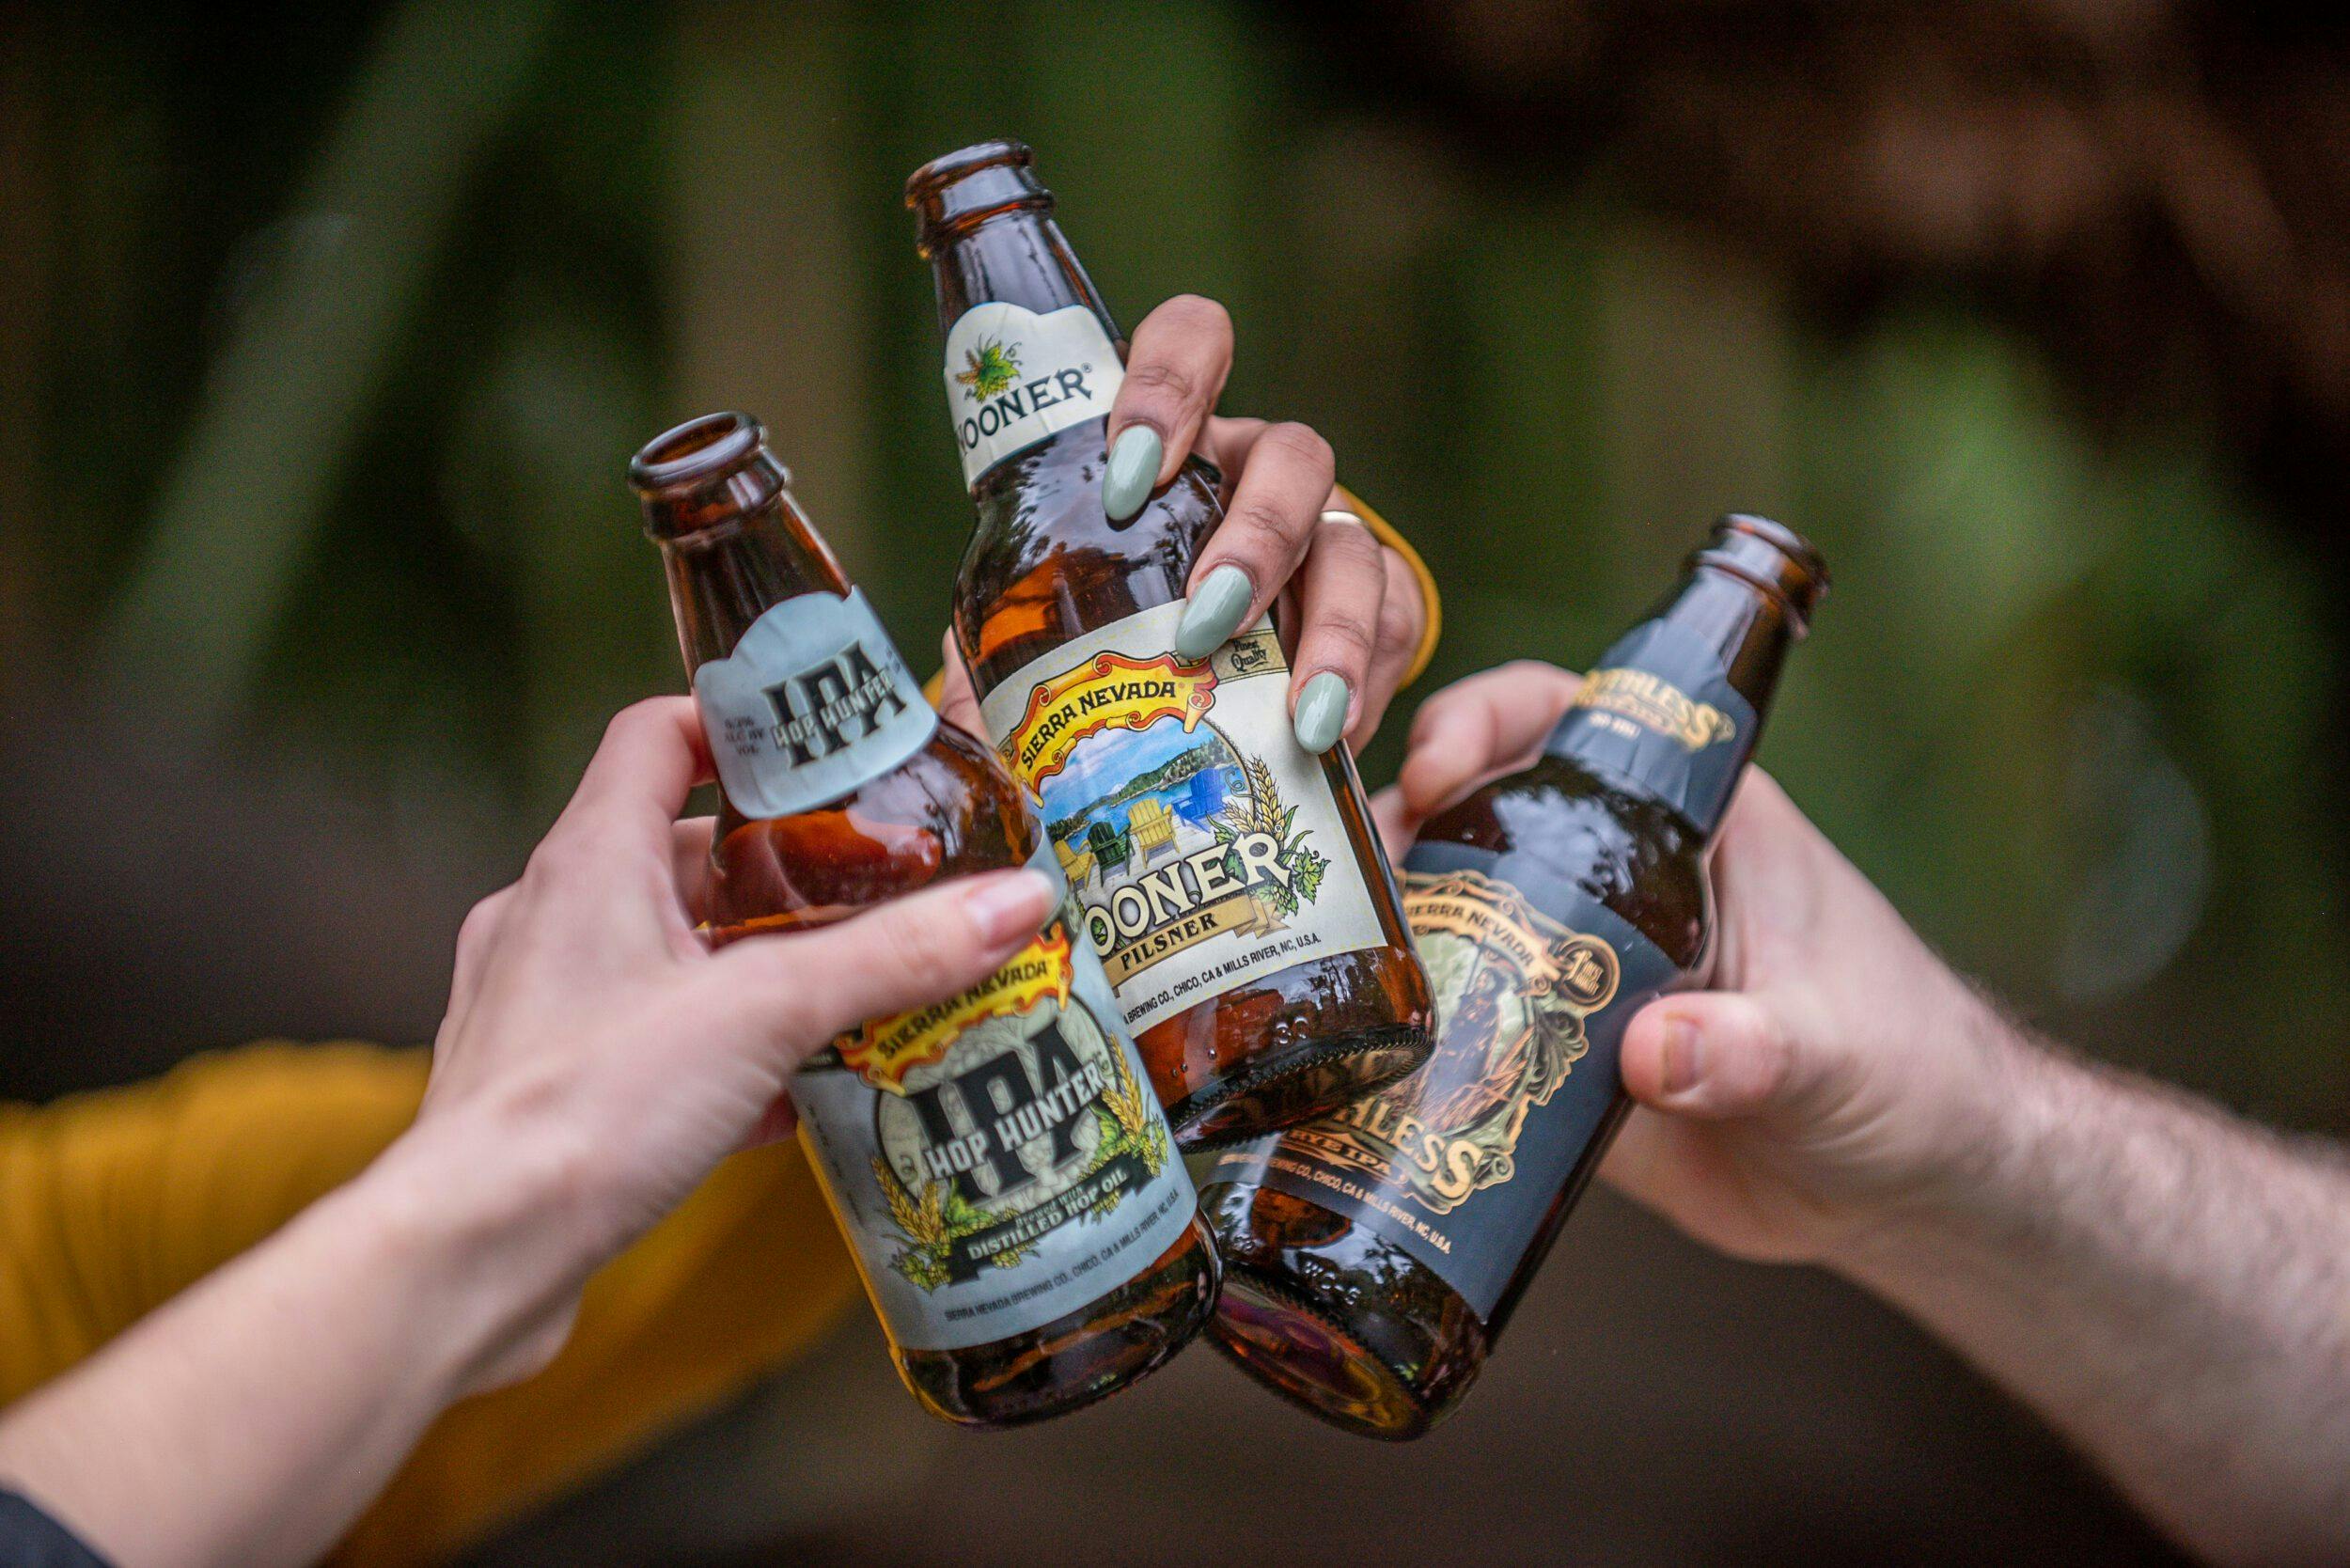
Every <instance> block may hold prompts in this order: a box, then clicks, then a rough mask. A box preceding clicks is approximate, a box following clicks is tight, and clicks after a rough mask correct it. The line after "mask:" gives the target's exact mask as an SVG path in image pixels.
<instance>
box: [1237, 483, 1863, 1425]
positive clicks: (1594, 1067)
mask: <svg viewBox="0 0 2350 1568" xmlns="http://www.w3.org/2000/svg"><path fill="white" fill-rule="evenodd" d="M1826 586H1827V574H1826V571H1825V567H1824V566H1823V564H1822V563H1821V561H1820V558H1819V557H1818V555H1817V554H1816V553H1815V552H1814V551H1813V550H1812V549H1811V547H1810V545H1809V544H1807V543H1806V542H1805V541H1803V540H1802V539H1801V538H1799V537H1798V536H1796V535H1795V534H1794V532H1792V531H1791V530H1789V529H1787V528H1784V527H1782V526H1780V525H1778V524H1776V523H1772V522H1770V521H1768V520H1766V519H1763V518H1755V517H1727V518H1724V519H1723V520H1721V521H1720V522H1719V523H1717V524H1716V525H1715V529H1714V533H1713V536H1712V538H1711V540H1710V541H1708V543H1707V544H1706V545H1705V546H1704V547H1703V548H1701V549H1700V550H1699V551H1698V553H1697V554H1696V555H1695V556H1693V557H1691V559H1690V564H1689V569H1688V572H1687V574H1686V576H1685V577H1684V580H1683V582H1682V584H1681V586H1680V588H1678V590H1677V591H1676V592H1675V593H1674V594H1673V595H1672V596H1671V597H1670V598H1669V599H1668V600H1667V602H1666V603H1665V604H1664V605H1663V606H1661V607H1660V609H1659V610H1658V611H1657V612H1656V614H1655V615H1654V616H1653V618H1652V619H1648V620H1646V621H1644V622H1642V623H1641V624H1640V625H1639V626H1637V627H1636V628H1635V629H1634V630H1633V631H1632V632H1631V633H1630V634H1628V635H1625V636H1624V637H1622V638H1621V639H1620V640H1619V641H1618V642H1617V643H1616V644H1615V645H1614V646H1613V647H1612V648H1610V649H1609V650H1608V651H1607V652H1606V655H1605V656H1604V657H1603V658H1602V659H1601V660H1600V663H1599V666H1598V667H1597V668H1595V669H1593V670H1592V671H1591V673H1590V676H1589V677H1587V678H1586V680H1585V682H1584V684H1583V687H1582V690H1581V691H1580V693H1579V694H1578V695H1577V698H1576V701H1575V707H1573V708H1572V709H1570V710H1569V711H1568V713H1567V714H1566V715H1565V717H1563V718H1562V719H1561V720H1560V721H1559V726H1558V728H1557V729H1556V730H1555V731H1554V732H1553V734H1552V736H1551V739H1550V741H1549V743H1548V745H1546V746H1545V748H1544V752H1543V757H1542V758H1541V759H1540V760H1537V761H1536V762H1535V763H1534V764H1533V765H1532V766H1531V767H1529V768H1527V769H1525V770H1524V771H1522V772H1519V773H1516V774H1512V775H1511V776H1507V777H1504V778H1500V779H1496V780H1495V781H1493V782H1491V783H1488V784H1486V785H1484V786H1483V787H1482V788H1481V789H1479V790H1478V791H1477V792H1474V793H1473V794H1471V795H1470V796H1469V797H1468V798H1467V799H1465V800H1464V801H1462V802H1461V803H1460V804H1459V805H1457V806H1454V807H1452V808H1449V809H1448V810H1446V811H1444V812H1443V813H1441V814H1440V815H1438V816H1436V817H1434V818H1433V819H1431V820H1430V822H1429V823H1427V825H1426V826H1424V827H1423V828H1422V829H1421V830H1420V835H1419V839H1418V843H1417V844H1416V845H1415V846H1414V847H1413V850H1412V852H1411V854H1410V855H1408V856H1406V857H1405V860H1404V903H1405V906H1406V908H1407V909H1408V910H1409V912H1410V915H1411V919H1412V926H1413V930H1414V931H1415V932H1416V933H1418V939H1419V945H1420V953H1421V956H1422V958H1423V959H1424V960H1425V961H1426V963H1427V965H1428V972H1429V977H1430V980H1431V983H1432V984H1433V985H1434V988H1435V993H1436V1016H1437V1042H1436V1048H1435V1051H1434V1055H1433V1056H1431V1058H1429V1060H1428V1062H1427V1064H1426V1065H1425V1066H1424V1067H1422V1068H1420V1069H1419V1070H1418V1071H1417V1072H1415V1073H1414V1074H1411V1075H1410V1076H1408V1077H1405V1078H1402V1079H1401V1080H1399V1081H1397V1082H1396V1083H1394V1084H1391V1085H1389V1086H1387V1088H1385V1089H1383V1090H1379V1091H1377V1092H1376V1093H1373V1094H1371V1095H1369V1096H1367V1097H1365V1098H1364V1099H1362V1100H1361V1101H1358V1102H1357V1103H1356V1104H1355V1105H1352V1106H1350V1107H1348V1108H1347V1109H1345V1110H1344V1111H1341V1112H1339V1113H1338V1114H1336V1115H1332V1116H1326V1117H1322V1118H1318V1119H1316V1120H1315V1121H1309V1122H1307V1123H1304V1124H1302V1125H1300V1126H1296V1127H1293V1128H1291V1129H1290V1130H1289V1131H1287V1132H1286V1133H1283V1134H1281V1135H1279V1136H1277V1137H1268V1138H1265V1139H1261V1140H1259V1141H1256V1142H1253V1143H1250V1144H1247V1145H1246V1146H1243V1147H1240V1148H1235V1149H1231V1150H1228V1151H1226V1152H1224V1153H1223V1154H1222V1155H1220V1156H1219V1157H1218V1159H1217V1160H1216V1162H1215V1164H1214V1166H1213V1168H1211V1169H1210V1171H1209V1173H1208V1176H1207V1179H1206V1183H1205V1185H1204V1187H1203V1190H1202V1193H1201V1198H1200V1203H1201V1207H1202V1209H1203V1210H1204V1211H1205V1212H1206V1213H1207V1215H1208V1216H1209V1218H1210V1221H1211V1223H1212V1224H1213V1225H1214V1228H1215V1231H1216V1238H1217V1241H1218V1242H1219V1244H1220V1245H1221V1247H1222V1250H1223V1253H1224V1262H1225V1285H1224V1294H1223V1299H1222V1302H1221V1304H1220V1305H1219V1307H1218V1309H1217V1313H1216V1321H1215V1323H1214V1325H1213V1327H1212V1329H1211V1332H1212V1333H1213V1334H1214V1336H1215V1340H1216V1342H1217V1344H1218V1345H1219V1346H1220V1347H1222V1348H1223V1349H1225V1350H1226V1351H1227V1352H1229V1353H1230V1355H1231V1356H1233V1357H1234V1358H1235V1359H1236V1360H1238V1361H1239V1363H1240V1364H1241V1366H1242V1367H1243V1368H1245V1369H1246V1371H1247V1372H1250V1373H1251V1374H1253V1375H1254V1376H1256V1377H1257V1378H1258V1379H1259V1380H1260V1381H1261V1382H1263V1383H1265V1384H1267V1385H1269V1386H1271V1387H1272V1388H1275V1389H1277V1391H1279V1392H1281V1393H1284V1394H1286V1395H1288V1396H1289V1397H1290V1398H1292V1399H1293V1400H1295V1401H1296V1402H1297V1403H1301V1404H1303V1405H1305V1406H1306V1407H1307V1408H1308V1409H1310V1410H1312V1411H1314V1412H1315V1413H1316V1414H1318V1415H1321V1416H1324V1417H1325V1418H1327V1419H1330V1420H1332V1421H1334V1422H1336V1423H1338V1424H1339V1425H1341V1426H1344V1427H1347V1428H1349V1429H1350V1430H1353V1431H1356V1432H1359V1433H1362V1434H1365V1435H1371V1436H1379V1437H1388V1438H1409V1437H1417V1436H1418V1435H1420V1434H1422V1433H1424V1432H1426V1431H1427V1430H1428V1429H1429V1428H1430V1427H1432V1426H1434V1424H1435V1423H1436V1422H1437V1421H1438V1420H1440V1419H1442V1418H1443V1417H1444V1416H1445V1415H1446V1414H1448V1413H1449V1411H1450V1410H1451V1409H1452V1408H1453V1407H1454V1405H1456V1404H1457V1403H1459V1401H1460V1399H1461V1398H1462V1396H1463V1395H1464V1394H1465V1392H1466V1391H1467V1389H1468V1387H1469V1385H1470V1383H1471V1382H1472V1381H1473V1380H1474V1379H1475V1377H1476V1375H1477V1372H1478V1369H1479V1368H1480V1367H1481V1365H1482V1364H1483V1362H1484V1358H1485V1356H1486V1355H1487V1354H1488V1353H1489V1352H1490V1350H1491V1349H1492V1346H1493V1343H1494V1341H1495V1340H1496V1337H1497V1336H1498V1335H1499V1334H1500V1332H1501V1329H1502V1327H1503V1325H1505V1324H1506V1323H1507V1322H1508V1320H1509V1316H1510V1311H1511V1309H1512V1307H1513V1306H1514V1305H1515V1304H1516V1302H1517V1300H1518V1297H1519V1295H1520V1294H1522V1293H1523V1292H1524V1291H1525V1289H1526V1286H1527V1283H1528V1280H1529V1279H1531V1278H1533V1275H1534V1273H1535V1271H1536V1270H1537V1269H1538V1268H1540V1267H1541V1265H1542V1261H1543V1255H1544V1254H1545V1253H1546V1252H1547V1251H1548V1250H1549V1248H1550V1244H1551V1242H1552V1240H1553V1238H1555V1237H1556V1236H1557V1234H1558V1231H1559V1226H1560V1224H1561V1223H1563V1222H1564V1220H1565V1219H1566V1216H1567V1213H1568V1211H1569V1210H1570V1209H1572V1208H1573V1207H1574V1205H1575V1200H1576V1199H1577V1198H1578V1197H1579V1196H1580V1195H1581V1193H1582V1191H1583V1188H1584V1186H1585V1184H1587V1183H1588V1182H1589V1181H1590V1177H1591V1173H1592V1172H1593V1171H1594V1170H1595V1169H1596V1168H1598V1166H1599V1162H1600V1157H1601V1156H1602V1155H1603V1154H1604V1153H1606V1148H1607V1144H1608V1141H1609V1139H1610V1138H1611V1137H1613V1136H1614V1134H1615V1130H1616V1128H1617V1127H1618V1126H1619V1125H1620V1124H1621V1123H1622V1120H1623V1116H1624V1113H1625V1112H1626V1111H1627V1110H1628V1109H1629V1108H1630V1101H1629V1099H1628V1098H1627V1097H1626V1095H1625V1094H1624V1091H1623V1087H1622V1077H1621V1074H1620V1072H1619V1065H1618V1057H1617V1053H1618V1048H1619V1045H1620V1043H1621V1042H1622V1037H1623V1031H1624V1026H1625V1025H1626V1024H1627V1023H1629V1022H1630V1020H1631V1018H1632V1016H1633V1014H1634V1013H1636V1012H1637V1011H1639V1010H1640V1009H1641V1008H1642V1007H1643V1006H1645V1005H1646V1004H1647V1003H1648V1002H1650V1001H1651V1000H1653V998H1655V997H1656V996H1659V995H1661V994H1663V993H1664V992H1666V991H1669V990H1671V989H1674V988H1676V987H1678V986H1681V985H1684V984H1686V983H1689V982H1690V981H1692V980H1694V979H1695V978H1696V977H1697V976H1698V975H1699V974H1700V973H1701V972H1702V971H1703V969H1704V966H1705V964H1706V962H1707V960H1708V957H1709V945H1710V941H1711V937H1712V928H1713V907H1712V902H1711V894H1710V892H1709V888H1708V884H1707V881H1706V870H1705V856H1706V853H1707V850H1708V848H1709V846H1710V845H1711V844H1712V842H1713V839H1714V837H1715V835H1716V832H1717V831H1718V830H1719V828H1720V826H1721V822H1722V816H1723V813H1724V812H1725V811H1726V810H1727V809H1728V808H1729V804H1730V796H1731V789H1732V788H1733V786H1734V785H1735V784H1736V782H1737V779H1738V775H1739V773H1740V771H1741V770H1742V769H1743V768H1744V767H1745V764H1746V761H1747V758H1749V757H1750V756H1752V755H1753V751H1754V745H1755V741H1756V739H1757V735H1758V731H1759V730H1760V728H1761V725H1762V721H1763V714H1764V713H1765V712H1766V711H1767V710H1768V708H1769V706H1770V700H1771V694H1772V691H1773V689H1774V687H1775V686H1776V685H1777V683H1778V671H1779V665H1780V663H1781V661H1782V659H1783V657H1784V655H1785V653H1786V651H1787V648H1788V646H1789V644H1790V643H1792V642H1793V641H1794V639H1795V638H1797V637H1799V636H1801V635H1803V632H1804V628H1805V623H1806V621H1807V619H1808V618H1809V616H1810V612H1811V608H1812V606H1813V604H1815V603H1816V602H1817V600H1818V599H1819V597H1820V595H1821V594H1822V593H1824V592H1825V589H1826Z"/></svg>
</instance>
